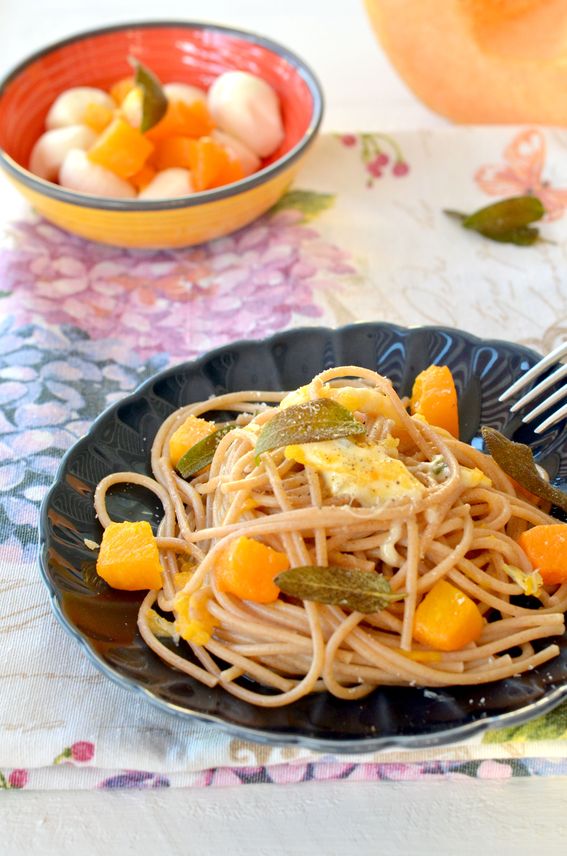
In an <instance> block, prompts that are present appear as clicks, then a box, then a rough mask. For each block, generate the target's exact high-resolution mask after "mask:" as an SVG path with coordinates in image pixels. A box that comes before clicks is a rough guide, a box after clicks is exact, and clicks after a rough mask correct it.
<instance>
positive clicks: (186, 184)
mask: <svg viewBox="0 0 567 856" xmlns="http://www.w3.org/2000/svg"><path fill="white" fill-rule="evenodd" d="M190 193H193V182H192V180H191V173H190V172H189V170H188V169H182V168H181V167H171V168H170V169H162V170H161V172H158V173H157V174H156V175H155V176H154V177H153V178H152V180H151V181H150V183H149V184H147V185H146V186H145V187H144V189H143V190H141V191H140V193H139V194H138V199H171V197H172V196H188V195H189V194H190Z"/></svg>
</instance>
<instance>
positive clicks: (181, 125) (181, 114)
mask: <svg viewBox="0 0 567 856" xmlns="http://www.w3.org/2000/svg"><path fill="white" fill-rule="evenodd" d="M213 128H214V122H213V120H212V119H211V115H210V113H209V111H208V110H207V105H206V104H205V102H204V101H201V100H198V101H194V102H193V104H186V103H185V101H169V102H168V105H167V110H166V112H165V115H164V116H163V117H162V118H161V119H160V121H159V122H158V123H157V124H156V125H154V126H153V128H150V129H149V130H148V131H146V136H147V138H148V139H149V140H152V141H153V142H158V141H159V140H165V139H166V138H167V137H195V138H196V137H203V136H205V135H206V134H210V133H211V131H212V130H213Z"/></svg>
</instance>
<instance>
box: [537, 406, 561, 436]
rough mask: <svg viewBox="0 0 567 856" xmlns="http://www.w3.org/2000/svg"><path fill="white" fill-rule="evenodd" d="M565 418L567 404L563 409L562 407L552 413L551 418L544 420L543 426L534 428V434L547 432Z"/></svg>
mask: <svg viewBox="0 0 567 856" xmlns="http://www.w3.org/2000/svg"><path fill="white" fill-rule="evenodd" d="M565 416H567V404H564V405H563V407H560V408H559V410H556V411H555V413H552V414H551V416H549V417H548V418H547V419H544V420H543V422H542V423H541V425H538V426H537V428H534V433H535V434H543V432H544V431H547V429H548V428H551V426H552V425H555V423H556V422H559V420H560V419H563V418H564V417H565Z"/></svg>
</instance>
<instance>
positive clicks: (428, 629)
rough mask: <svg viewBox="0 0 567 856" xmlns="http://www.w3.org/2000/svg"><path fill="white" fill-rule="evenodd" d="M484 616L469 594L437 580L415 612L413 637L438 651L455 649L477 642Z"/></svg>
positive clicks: (444, 581)
mask: <svg viewBox="0 0 567 856" xmlns="http://www.w3.org/2000/svg"><path fill="white" fill-rule="evenodd" d="M483 627H484V618H483V617H482V614H481V612H480V610H479V608H478V606H477V605H476V603H475V602H474V600H472V599H471V598H470V597H469V596H468V595H466V594H465V593H464V592H462V591H461V590H460V589H458V588H457V587H456V586H454V585H451V583H448V582H447V581H446V580H438V581H437V582H436V583H435V585H434V586H433V588H432V589H431V590H430V591H428V592H427V594H426V595H425V597H424V598H423V600H422V601H421V603H420V604H419V606H418V607H417V609H416V611H415V619H414V625H413V638H414V639H415V640H416V641H417V642H420V643H421V644H422V645H427V646H429V647H430V648H433V649H434V650H437V651H458V650H459V649H460V648H464V646H465V645H468V644H469V643H470V642H476V640H477V639H478V637H479V636H480V634H481V633H482V629H483Z"/></svg>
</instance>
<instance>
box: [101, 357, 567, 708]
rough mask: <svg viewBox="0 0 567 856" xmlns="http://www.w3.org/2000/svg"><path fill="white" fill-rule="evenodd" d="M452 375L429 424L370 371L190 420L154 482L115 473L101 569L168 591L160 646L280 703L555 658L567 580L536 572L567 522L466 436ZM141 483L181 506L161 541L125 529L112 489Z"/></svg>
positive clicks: (150, 603)
mask: <svg viewBox="0 0 567 856" xmlns="http://www.w3.org/2000/svg"><path fill="white" fill-rule="evenodd" d="M439 382H440V383H441V387H440V389H439V390H438V392H440V395H438V396H437V399H436V401H433V404H432V403H431V399H429V404H427V394H426V393H427V388H424V387H423V383H422V386H421V387H420V388H419V389H418V390H417V391H418V393H419V396H418V400H416V401H414V402H412V404H413V405H415V406H412V408H411V409H412V410H413V411H414V412H413V414H412V413H411V412H409V411H408V402H404V401H402V400H400V398H399V397H398V395H397V394H396V392H395V391H394V389H393V387H392V385H391V383H390V382H389V380H387V379H386V378H384V377H382V376H380V375H378V374H376V373H375V372H372V371H370V370H367V369H362V368H359V367H355V366H341V367H338V368H334V369H329V370H327V371H325V372H322V373H321V374H320V375H318V376H317V377H316V378H314V379H313V381H312V382H311V383H310V384H309V385H307V386H305V387H302V388H300V389H299V390H295V391H293V392H291V393H285V392H281V393H278V392H262V391H245V392H234V393H229V394H226V395H221V396H218V397H216V398H211V399H208V400H207V401H203V402H199V403H195V404H191V405H188V406H187V407H183V408H181V409H180V410H178V411H176V412H175V413H173V414H172V415H171V416H170V417H169V418H168V419H167V420H166V421H165V422H164V423H163V425H162V426H161V428H160V430H159V431H158V433H157V436H156V438H155V440H154V444H153V448H152V453H151V467H152V471H153V478H150V477H146V476H141V475H138V474H135V473H117V474H113V475H111V476H109V477H107V478H105V479H104V480H103V481H102V482H101V483H100V485H99V486H98V489H97V492H96V498H95V505H96V510H97V515H98V517H99V519H100V522H101V524H102V525H103V527H105V533H104V538H103V543H102V546H101V550H100V554H99V560H98V564H97V568H98V571H99V574H100V575H101V576H103V577H104V578H105V579H106V580H107V581H108V582H109V583H110V584H111V585H116V586H117V587H121V588H134V589H140V588H147V589H149V591H148V594H147V596H146V597H145V598H144V600H143V602H142V604H141V607H140V612H139V620H138V626H139V630H140V633H141V635H142V637H143V639H144V641H145V642H146V644H147V645H148V646H149V647H150V648H151V649H152V650H153V651H154V652H155V653H156V654H157V655H158V656H159V657H161V658H162V659H163V660H164V661H165V662H167V663H168V664H170V665H171V666H173V667H175V668H176V669H179V670H180V671H182V672H184V673H185V674H187V675H189V676H191V677H192V678H195V679H197V680H199V681H201V682H203V683H204V684H206V685H208V686H211V687H213V686H217V685H219V686H222V687H223V688H224V689H225V690H226V691H227V692H229V693H232V694H233V695H235V696H237V697H239V698H241V699H244V700H246V701H248V702H251V703H254V704H257V705H262V706H272V707H274V706H279V705H285V704H289V703H291V702H294V701H296V700H297V699H299V698H301V697H302V696H304V695H306V694H308V693H311V692H315V691H322V690H325V691H328V692H330V693H332V694H333V695H335V696H338V697H340V698H344V699H354V698H360V697H362V696H364V695H366V694H367V693H369V692H371V691H372V690H373V689H374V688H375V687H377V686H380V685H419V686H428V687H440V686H448V685H472V684H481V683H485V682H489V681H496V680H499V679H502V678H507V677H510V676H513V675H517V674H520V673H522V672H524V671H526V670H529V669H533V668H534V667H536V666H539V665H540V664H542V663H544V662H546V661H547V660H549V659H551V658H553V657H555V656H556V655H557V654H558V653H559V649H558V646H557V645H556V644H555V643H554V642H553V640H552V637H554V636H557V635H560V634H562V633H563V632H564V615H563V613H564V611H565V609H566V608H567V568H565V580H566V582H564V581H563V579H562V577H561V573H559V575H557V573H556V575H555V576H553V575H552V574H548V576H547V577H546V574H545V568H538V567H534V560H533V556H532V555H531V554H530V549H528V547H529V543H528V542H529V539H527V540H526V533H530V532H538V531H539V530H540V529H541V528H542V527H545V528H546V532H547V531H548V530H550V529H554V530H559V535H561V536H562V537H564V536H563V535H562V533H563V531H564V530H563V529H562V527H564V524H558V523H557V521H556V520H555V519H554V518H552V517H550V516H549V514H548V511H549V505H547V506H546V505H545V503H543V502H541V500H539V499H538V498H537V497H535V496H532V495H530V494H528V493H526V491H524V490H522V488H521V487H519V486H518V485H517V484H515V483H514V482H513V480H512V479H511V478H510V477H509V476H507V475H506V473H505V472H503V470H502V469H501V468H500V467H499V465H498V464H497V463H496V462H495V461H494V460H493V458H491V457H490V456H489V455H487V454H484V453H483V452H481V451H479V450H478V449H475V448H473V447H472V446H470V445H468V444H466V443H463V442H461V441H460V440H458V439H457V438H456V437H455V436H453V434H452V433H451V431H453V432H455V426H456V425H457V423H456V412H457V411H456V408H457V402H456V397H455V393H454V386H452V379H451V380H450V382H447V379H446V378H445V379H443V378H441V380H440V381H439ZM443 384H445V386H443ZM426 386H427V385H426ZM420 401H421V402H425V404H423V406H422V407H420ZM428 407H429V411H428V410H427V408H428ZM436 408H437V409H436ZM425 412H428V415H429V420H428V419H426V418H425V417H424V413H425ZM436 413H437V414H438V415H437V417H436V416H435V414H436ZM443 413H444V415H443ZM205 416H206V417H207V418H206V419H205V418H204V417H205ZM227 418H228V419H229V422H228V423H227V422H226V420H227ZM215 419H216V420H218V421H215ZM220 419H222V421H220ZM432 419H436V421H437V423H438V424H437V426H435V425H432V424H430V422H431V421H432ZM443 424H445V427H441V426H442V425H443ZM447 428H449V430H447ZM457 430H458V429H457ZM124 482H129V483H136V484H141V485H143V486H145V487H147V488H149V489H150V490H152V491H154V492H155V494H156V495H157V496H158V497H159V499H160V500H161V503H162V504H163V508H164V516H163V519H162V521H161V523H160V525H159V528H158V531H157V534H155V535H154V534H153V533H152V532H151V530H150V528H149V524H139V523H133V524H116V523H112V521H111V520H110V518H109V516H108V513H107V511H106V504H105V498H106V493H107V491H108V490H109V489H110V488H112V486H113V485H116V484H120V483H124ZM128 526H130V527H137V528H136V529H133V528H130V529H124V528H123V527H128ZM121 527H122V528H121ZM565 531H567V530H565ZM532 540H535V539H532ZM540 540H541V539H540ZM119 541H120V542H121V544H122V550H124V549H126V550H127V553H128V555H127V557H126V559H125V558H124V556H123V555H122V556H119V555H117V553H116V551H115V550H113V545H114V546H115V545H116V544H117V543H118V542H119ZM136 557H137V558H136ZM142 566H143V570H142ZM142 578H143V579H142ZM526 595H530V596H531V601H529V602H526V600H525V596H526ZM534 607H535V608H534Z"/></svg>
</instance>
